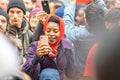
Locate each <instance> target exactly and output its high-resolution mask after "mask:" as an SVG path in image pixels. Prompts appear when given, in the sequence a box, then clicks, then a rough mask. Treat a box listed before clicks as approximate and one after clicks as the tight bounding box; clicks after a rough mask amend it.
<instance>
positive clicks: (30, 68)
mask: <svg viewBox="0 0 120 80" xmlns="http://www.w3.org/2000/svg"><path fill="white" fill-rule="evenodd" d="M36 48H37V45H35V43H34V42H33V43H31V44H30V46H29V49H28V57H27V60H26V62H25V64H24V65H23V67H22V70H23V71H24V72H26V73H27V74H28V75H29V76H30V77H31V78H32V80H37V78H38V76H39V73H40V64H39V63H36V64H34V65H33V63H32V62H33V59H34V57H35V55H36Z"/></svg>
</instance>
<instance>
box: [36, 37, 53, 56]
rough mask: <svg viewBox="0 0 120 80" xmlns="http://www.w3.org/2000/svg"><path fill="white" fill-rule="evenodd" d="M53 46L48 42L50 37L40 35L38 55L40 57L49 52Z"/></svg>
mask: <svg viewBox="0 0 120 80" xmlns="http://www.w3.org/2000/svg"><path fill="white" fill-rule="evenodd" d="M51 50H52V49H51V47H50V46H49V44H48V39H47V38H45V37H43V36H42V38H41V37H40V40H39V41H38V46H37V50H36V53H37V56H39V57H40V58H41V57H42V56H44V55H47V54H49V52H50V51H51Z"/></svg>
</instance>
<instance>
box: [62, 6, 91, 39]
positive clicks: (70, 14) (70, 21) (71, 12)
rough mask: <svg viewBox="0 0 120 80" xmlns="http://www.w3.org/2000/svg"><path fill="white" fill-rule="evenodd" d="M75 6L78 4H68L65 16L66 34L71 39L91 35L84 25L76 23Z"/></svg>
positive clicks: (85, 37) (84, 37)
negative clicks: (76, 24)
mask: <svg viewBox="0 0 120 80" xmlns="http://www.w3.org/2000/svg"><path fill="white" fill-rule="evenodd" d="M75 8H76V6H75V5H74V4H71V5H69V6H66V7H65V10H64V16H63V20H64V22H65V35H66V37H67V38H68V39H70V40H71V41H74V40H84V39H87V38H89V36H90V35H91V34H90V33H89V32H88V31H87V29H86V28H85V26H84V25H79V27H78V26H75V25H74V17H75Z"/></svg>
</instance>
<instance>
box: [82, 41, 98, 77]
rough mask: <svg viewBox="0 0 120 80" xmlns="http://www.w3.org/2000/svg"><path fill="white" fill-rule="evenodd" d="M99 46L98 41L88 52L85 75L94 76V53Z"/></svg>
mask: <svg viewBox="0 0 120 80" xmlns="http://www.w3.org/2000/svg"><path fill="white" fill-rule="evenodd" d="M97 47H98V43H96V44H94V45H93V46H92V48H91V49H90V51H89V53H88V56H87V60H86V66H85V70H84V76H94V68H93V65H94V63H93V56H94V53H95V51H96V48H97Z"/></svg>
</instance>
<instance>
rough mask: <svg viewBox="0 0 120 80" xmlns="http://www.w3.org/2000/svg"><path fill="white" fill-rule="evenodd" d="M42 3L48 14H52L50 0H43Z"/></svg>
mask: <svg viewBox="0 0 120 80" xmlns="http://www.w3.org/2000/svg"><path fill="white" fill-rule="evenodd" d="M41 3H42V8H43V10H44V11H45V12H47V14H50V8H49V2H48V0H43V1H41Z"/></svg>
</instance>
